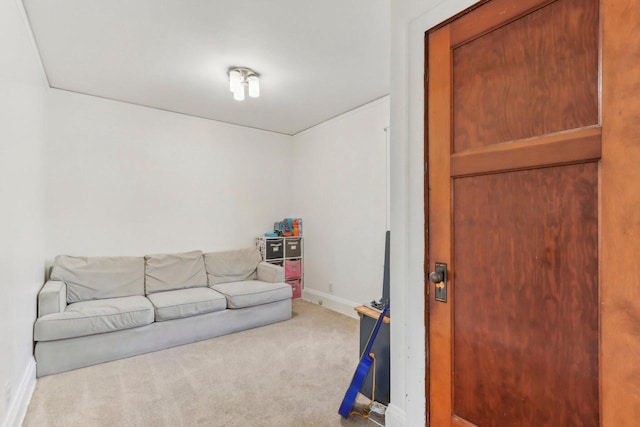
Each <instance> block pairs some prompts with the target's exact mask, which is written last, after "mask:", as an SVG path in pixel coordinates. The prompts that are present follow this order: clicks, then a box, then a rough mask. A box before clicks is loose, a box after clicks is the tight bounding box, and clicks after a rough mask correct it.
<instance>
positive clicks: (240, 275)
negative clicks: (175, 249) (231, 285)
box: [204, 247, 262, 286]
mask: <svg viewBox="0 0 640 427" xmlns="http://www.w3.org/2000/svg"><path fill="white" fill-rule="evenodd" d="M260 261H262V256H260V251H259V250H258V248H257V247H253V248H247V249H238V250H234V251H223V252H209V253H206V254H204V262H205V265H206V267H207V277H208V278H209V286H214V285H219V284H221V283H228V282H242V281H244V280H254V279H256V278H257V273H256V269H257V268H258V264H259V263H260Z"/></svg>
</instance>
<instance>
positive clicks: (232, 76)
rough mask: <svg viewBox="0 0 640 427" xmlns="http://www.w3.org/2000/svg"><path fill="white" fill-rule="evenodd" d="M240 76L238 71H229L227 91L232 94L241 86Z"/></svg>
mask: <svg viewBox="0 0 640 427" xmlns="http://www.w3.org/2000/svg"><path fill="white" fill-rule="evenodd" d="M241 81H242V74H241V73H240V71H239V70H231V71H229V90H230V91H231V92H233V93H236V92H237V91H238V90H239V89H240V86H242V85H241Z"/></svg>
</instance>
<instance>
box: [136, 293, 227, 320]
mask: <svg viewBox="0 0 640 427" xmlns="http://www.w3.org/2000/svg"><path fill="white" fill-rule="evenodd" d="M148 298H149V300H150V301H151V303H152V304H153V307H154V309H155V313H156V322H161V321H163V320H170V319H180V318H182V317H191V316H196V315H198V314H203V313H211V312H213V311H220V310H224V309H225V308H227V300H226V299H225V297H224V295H222V294H220V293H218V292H216V291H214V290H213V289H209V288H190V289H179V290H176V291H167V292H158V293H155V294H151V295H149V296H148Z"/></svg>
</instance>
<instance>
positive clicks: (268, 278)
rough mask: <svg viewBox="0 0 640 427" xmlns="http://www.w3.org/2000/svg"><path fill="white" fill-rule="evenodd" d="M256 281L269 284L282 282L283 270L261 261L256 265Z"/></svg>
mask: <svg viewBox="0 0 640 427" xmlns="http://www.w3.org/2000/svg"><path fill="white" fill-rule="evenodd" d="M258 280H262V281H263V282H269V283H282V282H284V268H282V267H280V266H279V265H275V264H269V263H268V262H265V261H262V262H261V263H260V264H258Z"/></svg>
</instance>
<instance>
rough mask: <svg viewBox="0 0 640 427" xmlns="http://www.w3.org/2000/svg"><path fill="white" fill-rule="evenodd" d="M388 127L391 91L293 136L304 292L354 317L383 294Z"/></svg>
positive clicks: (294, 194)
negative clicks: (359, 308)
mask: <svg viewBox="0 0 640 427" xmlns="http://www.w3.org/2000/svg"><path fill="white" fill-rule="evenodd" d="M388 125H389V97H388V96H386V97H384V98H381V99H379V100H376V101H373V102H371V103H369V104H367V105H365V106H362V107H360V108H357V109H355V110H353V111H350V112H348V113H346V114H342V115H340V116H338V117H336V118H334V119H332V120H329V121H327V122H325V123H322V124H320V125H318V126H315V127H313V128H311V129H308V130H306V131H304V132H301V133H299V134H297V135H295V136H294V137H293V158H292V169H293V192H292V193H291V194H290V195H289V197H291V198H292V200H293V213H294V214H295V216H299V217H301V218H303V221H304V223H303V225H304V236H305V248H304V251H305V264H304V267H305V272H304V274H305V292H304V297H305V299H309V300H311V301H314V302H319V301H320V300H322V303H323V304H324V305H325V306H327V307H329V308H332V309H335V310H337V311H341V312H343V313H345V314H348V315H350V316H355V312H354V311H353V306H355V305H360V304H363V303H368V302H370V301H371V300H373V299H378V298H380V297H381V296H382V276H383V266H384V234H385V230H386V221H387V220H386V208H385V206H386V180H387V178H386V177H387V172H386V165H387V142H386V132H385V128H387V127H388ZM330 283H331V284H332V286H331V287H330V285H329V284H330Z"/></svg>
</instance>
